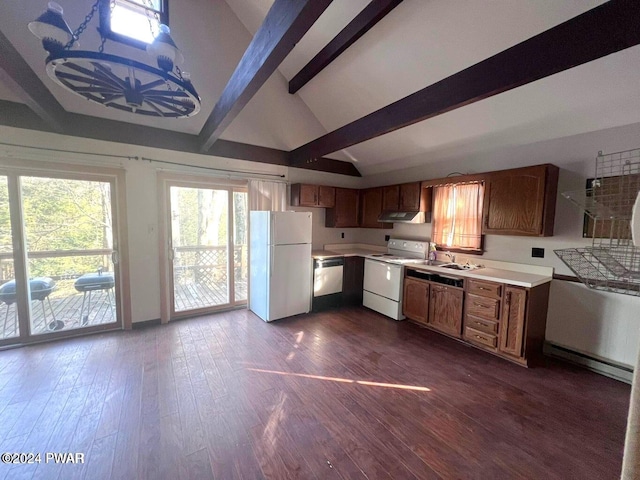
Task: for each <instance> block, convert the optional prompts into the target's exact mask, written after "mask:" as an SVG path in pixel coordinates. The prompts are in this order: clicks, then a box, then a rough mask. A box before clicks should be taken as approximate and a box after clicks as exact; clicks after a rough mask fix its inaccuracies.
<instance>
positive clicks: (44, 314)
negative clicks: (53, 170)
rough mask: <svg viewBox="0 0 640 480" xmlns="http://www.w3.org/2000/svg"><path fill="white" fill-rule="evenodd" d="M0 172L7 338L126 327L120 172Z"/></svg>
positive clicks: (0, 302) (2, 319) (0, 281)
mask: <svg viewBox="0 0 640 480" xmlns="http://www.w3.org/2000/svg"><path fill="white" fill-rule="evenodd" d="M74 176H75V177H77V178H63V177H58V176H55V177H51V176H45V175H35V174H21V173H18V172H16V173H11V172H10V173H8V174H7V175H4V176H0V328H2V330H0V345H2V344H8V343H18V342H21V343H23V342H29V341H33V340H36V339H41V338H43V337H47V336H54V337H59V336H65V335H66V334H70V333H74V332H75V331H77V330H86V331H96V330H105V329H109V328H114V327H119V326H121V325H122V322H121V320H120V319H119V315H118V312H119V311H120V308H119V295H117V294H116V292H117V291H118V280H119V275H118V273H117V251H116V249H115V248H114V238H115V237H114V219H113V212H114V199H113V195H112V193H113V191H114V186H115V180H114V179H108V178H104V179H95V178H89V176H87V178H86V179H85V178H81V177H80V176H78V175H74Z"/></svg>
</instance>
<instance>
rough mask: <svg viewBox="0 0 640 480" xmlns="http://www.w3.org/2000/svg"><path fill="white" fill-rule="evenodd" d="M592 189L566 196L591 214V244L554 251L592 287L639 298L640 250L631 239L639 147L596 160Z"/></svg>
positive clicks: (638, 180) (638, 183) (638, 179)
mask: <svg viewBox="0 0 640 480" xmlns="http://www.w3.org/2000/svg"><path fill="white" fill-rule="evenodd" d="M591 185H592V187H591V188H587V189H584V190H578V191H571V192H565V193H563V194H562V195H563V196H564V197H565V198H567V199H568V200H570V201H571V202H573V203H574V204H575V205H577V206H578V207H580V208H581V209H582V210H583V211H584V212H585V214H586V215H587V217H588V218H587V220H588V222H587V223H586V224H587V228H588V235H587V236H588V237H590V238H591V239H592V243H591V246H589V247H583V248H566V249H562V250H554V252H555V254H556V255H558V257H560V259H561V260H562V261H563V262H564V263H565V264H566V265H567V266H568V267H569V268H570V269H571V271H572V272H573V273H575V274H576V276H577V277H578V278H579V279H580V280H581V281H582V283H584V284H585V285H587V286H588V287H590V288H593V289H596V290H604V291H608V292H615V293H621V294H625V295H635V296H640V248H639V247H636V246H634V244H633V240H632V238H631V217H632V212H633V206H634V203H635V201H636V197H637V196H638V192H640V148H639V149H634V150H625V151H623V152H616V153H609V154H603V153H602V152H599V153H598V156H597V157H596V175H595V179H594V181H593V182H592V184H591Z"/></svg>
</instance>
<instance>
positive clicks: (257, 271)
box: [249, 211, 313, 322]
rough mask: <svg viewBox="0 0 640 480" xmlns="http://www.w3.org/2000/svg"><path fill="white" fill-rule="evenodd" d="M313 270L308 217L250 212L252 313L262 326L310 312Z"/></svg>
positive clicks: (303, 215)
mask: <svg viewBox="0 0 640 480" xmlns="http://www.w3.org/2000/svg"><path fill="white" fill-rule="evenodd" d="M312 269H313V259H312V258H311V213H309V212H264V211H254V212H250V216H249V309H250V310H251V311H252V312H254V313H255V314H256V315H258V316H259V317H260V318H261V319H262V320H264V321H265V322H271V321H273V320H278V319H279V318H285V317H290V316H292V315H298V314H300V313H307V312H309V310H310V308H311V291H312V282H313V275H312Z"/></svg>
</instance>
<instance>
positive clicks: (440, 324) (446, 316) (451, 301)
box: [428, 283, 464, 338]
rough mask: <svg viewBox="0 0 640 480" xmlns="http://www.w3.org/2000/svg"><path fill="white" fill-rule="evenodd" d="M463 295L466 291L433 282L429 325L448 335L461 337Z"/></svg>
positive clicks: (430, 295) (430, 296)
mask: <svg viewBox="0 0 640 480" xmlns="http://www.w3.org/2000/svg"><path fill="white" fill-rule="evenodd" d="M463 296H464V292H463V291H462V290H461V289H459V288H456V287H449V286H445V285H439V284H435V283H432V284H431V292H430V294H429V320H428V325H429V326H430V327H432V328H434V329H436V330H439V331H441V332H443V333H446V334H447V335H451V336H453V337H457V338H460V336H461V334H462V305H463Z"/></svg>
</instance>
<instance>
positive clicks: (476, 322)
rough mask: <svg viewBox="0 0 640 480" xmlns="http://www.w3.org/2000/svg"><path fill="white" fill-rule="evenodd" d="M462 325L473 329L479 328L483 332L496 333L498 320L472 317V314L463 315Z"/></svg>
mask: <svg viewBox="0 0 640 480" xmlns="http://www.w3.org/2000/svg"><path fill="white" fill-rule="evenodd" d="M464 326H465V327H471V328H473V329H474V330H480V331H482V332H485V333H491V334H494V335H497V334H498V322H494V321H493V320H486V319H484V318H478V317H474V316H472V315H469V314H467V315H465V317H464Z"/></svg>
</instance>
